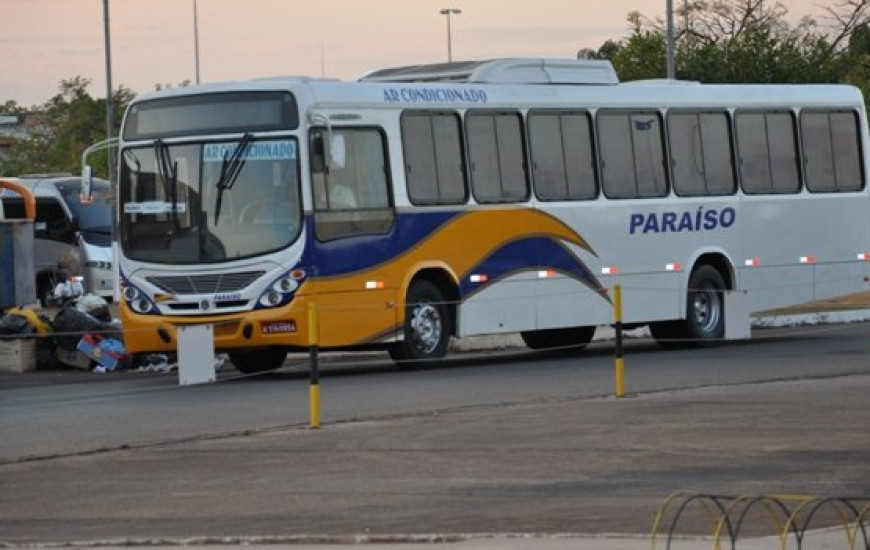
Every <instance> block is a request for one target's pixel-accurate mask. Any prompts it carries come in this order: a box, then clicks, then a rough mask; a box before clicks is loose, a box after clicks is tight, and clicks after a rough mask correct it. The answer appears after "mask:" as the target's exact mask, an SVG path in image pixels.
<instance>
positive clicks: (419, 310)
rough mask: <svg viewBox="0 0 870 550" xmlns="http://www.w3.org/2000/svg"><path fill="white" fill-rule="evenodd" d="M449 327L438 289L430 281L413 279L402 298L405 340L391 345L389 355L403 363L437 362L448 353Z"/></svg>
mask: <svg viewBox="0 0 870 550" xmlns="http://www.w3.org/2000/svg"><path fill="white" fill-rule="evenodd" d="M451 328H452V327H451V322H450V313H449V308H448V307H447V304H446V303H445V301H444V294H443V293H442V292H441V290H440V289H439V288H438V287H437V286H436V285H435V284H434V283H432V282H430V281H426V280H421V281H415V282H413V283H412V284H411V288H410V289H409V290H408V296H407V297H406V300H405V323H404V326H403V330H402V332H403V336H404V339H403V340H402V341H401V342H396V343H395V344H393V345H392V346H391V347H390V350H389V352H390V357H391V358H392V359H393V361H395V362H396V363H397V364H399V365H402V366H412V365H416V364H424V363H425V364H433V363H438V362H439V361H441V360H442V359H444V356H445V355H447V346H448V344H449V343H450V334H451V332H452V330H451Z"/></svg>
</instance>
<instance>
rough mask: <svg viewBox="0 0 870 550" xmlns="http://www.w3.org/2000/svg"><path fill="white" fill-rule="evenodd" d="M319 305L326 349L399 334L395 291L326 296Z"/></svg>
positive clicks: (321, 336)
mask: <svg viewBox="0 0 870 550" xmlns="http://www.w3.org/2000/svg"><path fill="white" fill-rule="evenodd" d="M316 302H317V322H318V327H317V329H318V330H317V332H318V336H319V342H318V343H319V345H321V346H323V347H330V346H345V345H348V344H371V343H377V342H383V341H387V340H392V339H393V338H394V336H395V334H396V330H397V326H398V322H399V311H400V308H399V307H397V303H398V302H397V301H396V291H395V290H393V289H373V290H364V291H354V292H330V293H323V294H318V295H317V296H316Z"/></svg>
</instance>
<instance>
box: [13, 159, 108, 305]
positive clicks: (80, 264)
mask: <svg viewBox="0 0 870 550" xmlns="http://www.w3.org/2000/svg"><path fill="white" fill-rule="evenodd" d="M3 179H5V180H7V181H11V182H13V183H18V184H20V185H22V186H24V187H26V188H27V189H29V190H30V192H31V193H32V194H33V198H34V199H35V201H36V219H35V221H34V243H33V244H34V247H33V248H34V258H33V264H34V268H35V271H36V293H37V296H38V297H39V300H40V301H41V302H42V303H43V304H44V303H45V301H46V297H47V296H48V295H49V293H50V292H52V291H53V290H54V288H55V286H56V285H57V283H58V276H59V275H61V276H62V274H63V273H64V272H65V273H66V274H67V275H68V276H81V277H83V280H82V285H83V287H84V291H85V292H86V293H93V294H96V295H97V296H100V297H102V298H105V299H106V300H107V301H111V300H112V297H113V295H114V286H113V285H114V282H113V281H114V278H113V273H112V210H111V209H112V203H111V193H110V188H109V182H107V181H105V180H99V179H95V180H94V183H93V196H92V200H90V201H86V202H82V200H81V198H80V191H81V179H80V178H78V177H75V176H73V175H71V174H39V175H27V176H21V177H18V178H3ZM4 217H5V218H7V219H10V218H24V217H25V213H24V200H23V199H22V198H21V196H19V195H18V194H17V193H15V192H13V191H11V190H9V189H0V218H4Z"/></svg>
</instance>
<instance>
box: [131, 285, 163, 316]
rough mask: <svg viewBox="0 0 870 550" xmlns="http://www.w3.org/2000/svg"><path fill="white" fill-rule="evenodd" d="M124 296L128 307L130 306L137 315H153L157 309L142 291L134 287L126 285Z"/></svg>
mask: <svg viewBox="0 0 870 550" xmlns="http://www.w3.org/2000/svg"><path fill="white" fill-rule="evenodd" d="M123 295H124V300H126V301H127V305H129V306H130V309H132V310H133V311H135V312H136V313H153V312H154V310H155V309H156V308H155V307H154V304H153V303H152V302H151V300H149V299H148V298H147V297H146V296H145V294H144V293H143V292H142V291H141V290H139V289H138V288H136V287H135V286H133V285H130V284H126V285H124V291H123Z"/></svg>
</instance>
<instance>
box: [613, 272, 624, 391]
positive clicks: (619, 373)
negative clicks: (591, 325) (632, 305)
mask: <svg viewBox="0 0 870 550" xmlns="http://www.w3.org/2000/svg"><path fill="white" fill-rule="evenodd" d="M613 329H614V330H615V331H616V359H615V361H614V368H615V370H616V397H625V363H624V361H623V358H622V285H613Z"/></svg>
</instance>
